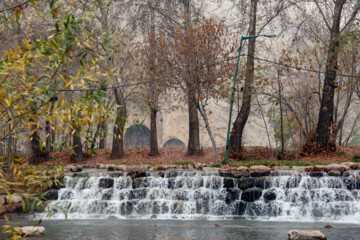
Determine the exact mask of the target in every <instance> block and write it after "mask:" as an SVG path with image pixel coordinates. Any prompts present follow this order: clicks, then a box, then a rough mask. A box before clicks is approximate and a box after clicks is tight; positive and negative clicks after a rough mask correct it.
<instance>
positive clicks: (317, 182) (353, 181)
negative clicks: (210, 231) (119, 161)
mask: <svg viewBox="0 0 360 240" xmlns="http://www.w3.org/2000/svg"><path fill="white" fill-rule="evenodd" d="M359 175H360V174H359V172H358V171H348V172H345V173H336V174H332V176H329V175H328V174H326V173H323V172H318V173H306V172H294V171H279V172H271V173H269V172H268V174H260V175H249V176H233V175H224V174H219V173H218V172H201V171H179V170H172V171H165V172H150V173H147V174H146V175H144V176H141V177H131V176H127V175H126V173H122V172H106V173H102V174H99V173H98V174H90V175H89V176H86V175H84V176H81V175H80V176H76V174H75V175H73V176H66V185H65V187H64V188H62V189H60V190H59V195H58V199H57V200H56V201H53V202H52V203H51V204H50V205H49V206H48V210H49V211H50V212H52V213H53V214H52V215H51V218H52V219H64V218H65V215H66V217H67V218H68V219H109V218H110V219H111V218H117V219H186V220H189V219H207V220H220V219H234V218H244V219H256V220H261V221H263V220H269V221H296V222H299V221H304V222H309V221H310V222H311V221H327V222H329V221H330V222H342V223H344V222H348V223H356V224H358V223H360V201H359V200H360V194H359V189H360V181H359V179H360V176H359ZM64 212H66V214H65V213H64Z"/></svg>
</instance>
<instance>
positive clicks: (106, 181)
mask: <svg viewBox="0 0 360 240" xmlns="http://www.w3.org/2000/svg"><path fill="white" fill-rule="evenodd" d="M113 185H114V179H112V178H101V179H100V181H99V187H101V188H111V187H113Z"/></svg>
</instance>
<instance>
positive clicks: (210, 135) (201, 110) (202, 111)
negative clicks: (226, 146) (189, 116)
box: [198, 106, 221, 164]
mask: <svg viewBox="0 0 360 240" xmlns="http://www.w3.org/2000/svg"><path fill="white" fill-rule="evenodd" d="M198 109H199V112H200V114H201V116H202V118H203V119H204V122H205V128H206V130H207V132H208V134H209V137H210V140H211V144H212V146H213V149H214V152H215V156H216V161H217V163H220V164H221V158H220V154H219V150H218V149H217V146H216V142H215V138H214V136H213V134H212V131H211V128H210V124H209V120H208V117H207V114H206V109H205V107H204V106H203V107H201V106H199V107H198Z"/></svg>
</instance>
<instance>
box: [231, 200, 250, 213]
mask: <svg viewBox="0 0 360 240" xmlns="http://www.w3.org/2000/svg"><path fill="white" fill-rule="evenodd" d="M246 207H247V202H244V201H237V202H236V203H235V204H234V208H233V211H232V214H233V215H239V216H241V215H244V214H245V211H246Z"/></svg>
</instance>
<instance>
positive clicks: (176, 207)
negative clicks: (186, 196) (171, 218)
mask: <svg viewBox="0 0 360 240" xmlns="http://www.w3.org/2000/svg"><path fill="white" fill-rule="evenodd" d="M171 213H173V214H183V213H184V202H183V201H177V202H175V203H174V204H173V205H172V207H171Z"/></svg>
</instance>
